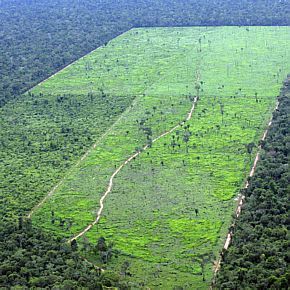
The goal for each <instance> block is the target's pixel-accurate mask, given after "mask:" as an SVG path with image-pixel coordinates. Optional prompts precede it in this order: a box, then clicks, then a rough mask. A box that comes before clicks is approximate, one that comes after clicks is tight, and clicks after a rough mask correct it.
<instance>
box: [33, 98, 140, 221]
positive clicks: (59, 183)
mask: <svg viewBox="0 0 290 290" xmlns="http://www.w3.org/2000/svg"><path fill="white" fill-rule="evenodd" d="M137 98H138V97H136V98H135V99H134V100H133V102H132V104H131V105H130V106H129V107H128V108H127V110H125V112H123V113H122V114H121V115H120V117H119V118H118V119H117V120H116V121H115V123H114V124H113V125H112V126H111V127H110V128H109V129H108V130H107V131H106V132H105V133H104V134H103V135H102V136H101V137H100V138H99V139H98V140H97V141H96V142H95V143H94V144H93V145H92V146H91V147H90V148H89V149H88V150H87V152H86V153H85V154H84V155H83V156H82V157H81V158H80V159H79V160H78V161H77V163H75V164H74V165H73V166H72V168H71V169H70V170H69V171H68V172H67V173H66V174H65V176H64V177H63V178H62V179H61V180H60V181H59V182H58V183H57V184H56V185H55V186H54V187H53V188H52V189H51V190H50V191H49V192H48V194H47V195H46V196H45V197H44V198H43V199H42V200H41V201H40V202H39V203H38V204H37V205H36V206H34V207H33V208H32V210H31V211H30V212H29V214H28V215H27V218H28V219H30V218H31V217H32V216H33V214H34V213H35V212H36V211H37V210H38V209H39V208H40V207H42V206H43V204H44V203H45V202H46V201H47V200H48V199H49V198H50V197H51V196H52V195H53V194H54V193H55V191H56V190H57V189H58V188H59V187H60V186H61V185H62V184H63V183H64V181H65V180H66V178H67V177H68V176H69V175H70V174H71V173H72V171H73V170H74V169H75V168H76V167H78V166H79V165H80V163H81V162H82V161H83V160H85V159H86V158H87V156H88V155H89V154H90V152H91V151H92V150H93V149H95V148H96V147H97V146H98V145H99V144H100V143H101V141H103V139H104V138H105V137H106V136H107V135H108V134H109V133H110V132H111V131H112V130H113V129H114V128H115V126H116V125H117V124H118V123H119V121H120V120H121V119H123V118H124V115H125V114H127V113H128V112H129V111H131V110H132V108H133V107H134V106H135V104H136V102H137Z"/></svg>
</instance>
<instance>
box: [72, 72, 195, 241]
mask: <svg viewBox="0 0 290 290" xmlns="http://www.w3.org/2000/svg"><path fill="white" fill-rule="evenodd" d="M198 80H199V75H198V79H197V81H198ZM198 99H199V96H196V97H195V98H194V100H193V103H192V107H191V109H190V111H189V113H188V115H187V118H186V120H185V121H189V120H190V119H191V118H192V115H193V112H194V110H195V107H196V104H197V101H198ZM182 124H184V122H181V123H179V124H178V125H176V126H174V127H173V128H171V129H170V130H168V131H165V132H164V133H162V134H161V135H159V136H158V137H156V138H155V139H153V140H152V143H155V142H156V141H158V140H159V139H161V138H162V137H165V136H166V135H168V134H171V133H172V132H173V131H175V130H176V129H177V128H179V127H180V126H181V125H182ZM148 148H149V145H146V146H144V147H143V148H142V150H139V151H137V152H136V153H135V154H133V155H131V156H130V157H129V158H128V159H127V160H126V161H124V162H123V163H122V164H121V165H120V166H119V167H118V168H117V169H116V170H115V172H114V173H113V174H112V175H111V177H110V180H109V185H108V187H107V190H106V191H105V193H104V194H103V196H102V197H101V199H100V208H99V210H98V212H97V216H96V219H95V220H94V221H93V222H92V223H90V224H89V225H88V226H87V227H86V228H85V229H84V230H83V231H81V232H80V233H78V234H77V235H75V236H74V237H72V238H71V239H69V240H68V241H67V242H68V243H70V242H72V241H73V240H76V239H78V238H80V237H81V236H83V235H84V234H85V233H86V232H88V231H89V230H90V229H91V228H92V227H93V226H94V225H96V224H97V223H98V222H99V220H100V218H101V215H102V212H103V209H104V201H105V199H106V197H107V195H108V194H109V193H110V192H111V191H112V188H113V181H114V178H115V177H116V175H117V174H118V173H119V172H120V171H121V170H122V168H123V167H124V166H125V165H127V164H128V163H129V162H130V161H132V160H133V159H134V158H136V157H137V156H138V155H140V154H141V153H142V152H143V151H145V150H146V149H148Z"/></svg>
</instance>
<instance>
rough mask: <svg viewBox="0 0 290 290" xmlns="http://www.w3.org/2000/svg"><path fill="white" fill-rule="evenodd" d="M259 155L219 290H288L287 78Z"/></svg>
mask: <svg viewBox="0 0 290 290" xmlns="http://www.w3.org/2000/svg"><path fill="white" fill-rule="evenodd" d="M279 101H280V106H279V109H278V110H277V112H275V114H274V120H273V124H272V127H271V129H270V130H269V134H268V136H267V138H266V141H265V143H264V144H263V149H264V152H263V154H262V157H261V160H260V162H259V165H258V168H257V171H256V174H255V175H254V177H253V178H251V180H250V186H249V188H248V189H247V190H246V192H245V195H246V202H245V205H244V207H243V209H242V214H241V216H240V218H239V219H238V220H237V222H236V227H235V229H234V236H233V242H232V245H231V246H230V248H229V250H228V251H227V252H226V253H225V256H224V260H223V263H222V268H221V272H220V273H219V275H218V288H220V289H287V287H288V286H289V283H290V272H289V268H287V265H289V262H290V259H289V254H287V250H289V245H290V244H289V238H288V237H287V233H289V229H290V227H289V206H288V197H289V196H287V195H289V185H288V181H289V171H288V158H287V155H288V154H289V143H288V142H289V111H290V78H289V77H288V80H287V82H286V83H285V86H284V89H283V90H282V92H281V96H280V98H279Z"/></svg>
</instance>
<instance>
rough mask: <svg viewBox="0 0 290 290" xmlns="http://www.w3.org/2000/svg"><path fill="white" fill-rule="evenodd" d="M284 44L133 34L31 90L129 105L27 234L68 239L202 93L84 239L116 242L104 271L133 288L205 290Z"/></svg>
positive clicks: (277, 82) (284, 37) (281, 74)
mask: <svg viewBox="0 0 290 290" xmlns="http://www.w3.org/2000/svg"><path fill="white" fill-rule="evenodd" d="M289 36H290V30H289V28H288V27H248V28H247V27H241V28H239V27H219V28H205V27H199V28H150V29H149V28H148V29H133V30H131V31H129V32H127V33H125V34H123V35H122V36H120V37H118V38H116V39H114V40H112V41H111V42H110V43H109V44H108V45H107V46H105V47H102V48H99V49H97V50H96V51H94V52H92V53H91V54H89V55H88V56H86V57H84V58H82V59H80V60H79V61H77V62H76V63H74V64H72V65H71V66H69V67H68V68H66V69H64V70H63V71H61V72H59V73H58V74H56V75H55V76H53V77H52V78H50V79H49V80H47V81H45V82H43V83H41V84H40V85H38V86H37V87H35V88H34V89H32V91H31V93H33V94H35V95H39V94H41V96H46V95H50V96H51V95H54V96H61V95H65V94H74V95H76V96H77V95H78V94H80V95H85V94H88V97H89V95H90V94H105V95H108V96H111V98H112V99H114V96H118V98H117V97H116V98H117V99H122V98H131V100H133V101H132V103H131V105H129V106H127V108H126V110H125V109H124V111H123V113H122V114H120V115H119V117H118V118H116V122H115V123H114V124H113V125H112V126H111V128H110V131H109V132H108V133H107V135H106V136H105V137H104V138H103V139H101V140H100V142H99V144H98V146H97V147H96V148H95V149H93V150H91V151H90V153H89V154H88V156H87V158H85V159H84V160H83V161H82V162H81V163H80V164H79V165H78V166H76V167H75V168H73V170H72V171H71V172H70V174H68V175H67V176H66V178H65V181H64V183H63V184H62V186H60V188H59V189H58V190H57V191H56V192H55V193H54V195H53V196H52V197H51V198H50V199H49V200H48V201H47V202H46V203H45V204H44V205H43V207H41V208H40V209H39V210H38V211H37V212H36V213H35V215H34V216H33V221H34V224H38V225H39V226H41V227H43V228H45V229H46V230H48V231H51V232H52V233H54V234H56V235H60V236H64V237H71V236H72V235H74V234H76V233H78V232H79V231H81V230H82V229H83V228H84V227H85V226H86V225H88V224H89V223H91V222H92V221H93V220H94V218H95V215H96V212H97V210H98V206H99V199H100V197H101V196H102V194H103V193H104V191H105V190H106V187H107V185H108V181H109V178H110V176H111V175H112V173H113V172H114V171H115V170H116V168H117V167H118V166H119V165H120V164H122V162H124V161H125V160H126V159H127V158H128V157H129V156H131V155H132V154H133V153H134V152H136V150H139V149H140V148H142V147H143V146H144V145H145V144H146V143H147V142H148V139H152V138H155V137H157V136H158V135H160V134H161V133H163V132H164V131H166V130H169V129H171V128H172V127H174V126H175V125H177V124H178V123H180V122H182V121H183V120H185V118H186V116H187V114H188V112H189V110H190V108H191V103H192V97H193V96H195V95H196V94H197V91H199V94H200V98H199V101H198V104H197V108H196V110H195V112H194V114H193V117H192V119H191V120H189V121H188V122H186V123H185V124H184V125H181V126H180V128H178V129H177V130H176V131H174V132H173V133H172V134H170V135H167V136H165V137H164V138H161V139H160V140H158V141H157V142H156V143H154V144H153V146H152V148H149V149H147V150H146V152H142V153H141V154H140V155H139V156H138V157H137V158H136V159H135V160H133V161H132V162H131V163H130V164H128V165H126V166H125V167H124V168H123V169H122V171H121V172H120V173H119V174H118V175H117V177H116V179H115V180H114V187H113V191H112V192H111V193H110V194H109V195H108V197H107V199H106V201H105V209H104V212H103V216H102V218H101V221H100V224H99V225H97V226H95V227H94V228H93V229H92V230H91V231H89V232H88V233H87V235H86V237H87V238H88V239H89V240H90V241H91V242H92V243H94V244H95V243H96V241H97V239H98V238H99V237H101V236H104V237H105V238H106V239H107V241H112V242H114V244H115V246H114V247H115V249H117V250H119V251H120V254H119V255H118V257H115V258H113V259H112V261H110V262H109V264H108V265H107V266H106V267H107V268H108V269H112V270H117V271H120V269H121V267H122V265H123V264H124V262H125V261H128V262H129V264H130V268H129V270H130V272H131V274H132V276H128V277H125V279H127V280H128V281H129V282H130V283H131V285H133V287H136V288H138V287H141V286H142V285H146V286H150V287H152V288H153V289H172V288H173V287H174V286H182V287H184V288H185V289H203V288H207V287H208V285H209V284H210V281H211V276H212V265H213V260H214V259H215V257H216V255H217V253H218V250H219V249H220V247H221V244H222V242H223V240H224V238H225V235H226V232H227V228H228V226H229V225H230V220H231V216H232V213H233V211H234V207H235V197H236V196H237V194H238V192H239V190H240V189H241V188H242V186H243V183H244V181H245V178H246V177H247V174H248V172H249V170H250V167H251V164H252V162H253V158H254V155H255V151H256V147H254V148H253V150H250V151H252V152H251V153H249V152H247V151H248V150H247V145H248V144H251V143H254V144H255V145H256V146H257V144H258V142H259V140H260V138H261V135H262V134H263V131H264V129H265V127H266V125H267V122H268V120H269V118H270V115H271V112H272V110H273V109H274V107H275V99H276V96H277V95H278V93H279V89H280V87H281V83H282V80H283V79H284V78H285V76H286V74H287V73H288V72H289V69H290V58H289V51H290V50H289V46H290V41H289V39H290V37H289ZM198 76H199V77H198ZM111 104H112V103H111ZM148 132H150V133H148ZM186 137H188V138H186ZM185 140H187V141H185ZM96 141H97V140H96ZM248 147H249V146H248ZM195 209H197V210H198V214H197V215H196V213H195ZM51 211H53V212H54V222H52V218H51ZM79 242H80V243H81V242H82V238H81V239H80V241H79ZM85 255H87V256H88V257H89V258H90V259H91V260H92V261H94V262H96V263H100V261H99V259H98V257H97V256H94V255H93V254H92V253H85ZM202 272H204V275H205V281H203V277H202Z"/></svg>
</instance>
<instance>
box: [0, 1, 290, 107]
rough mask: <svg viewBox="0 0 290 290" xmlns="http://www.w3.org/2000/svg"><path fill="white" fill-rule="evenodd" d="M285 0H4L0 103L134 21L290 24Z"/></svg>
mask: <svg viewBox="0 0 290 290" xmlns="http://www.w3.org/2000/svg"><path fill="white" fill-rule="evenodd" d="M289 6H290V5H289V2H288V1H287V0H279V1H278V0H272V1H270V0H269V1H268V0H267V1H265V0H256V1H252V0H239V1H232V0H213V1H204V0H179V1H176V0H175V1H174V0H161V1H154V0H137V1H136V0H119V1H112V0H107V1H95V0H86V1H77V0H71V1H69V0H63V1H60V0H51V1H44V0H39V1H36V0H13V1H11V0H2V1H0V26H1V29H0V55H1V58H0V68H1V71H0V105H3V104H5V103H6V102H7V101H8V100H10V99H12V98H15V97H16V96H18V95H19V94H20V93H22V92H24V91H26V90H27V89H28V88H30V87H32V86H34V85H35V84H37V83H38V82H40V81H41V80H43V79H45V78H47V77H48V76H49V75H50V74H52V73H53V72H55V71H56V70H58V69H60V68H62V67H64V66H65V65H67V64H68V63H70V62H72V61H74V60H76V59H78V58H79V57H80V56H82V55H84V54H86V53H88V52H89V51H91V50H93V49H94V48H96V47H98V46H100V45H102V44H104V43H106V42H108V41H109V40H110V39H112V38H114V37H116V36H117V35H119V34H120V33H123V32H125V31H127V30H128V29H130V28H132V27H140V26H195V25H211V26H217V25H290V19H289V14H290V7H289Z"/></svg>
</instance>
